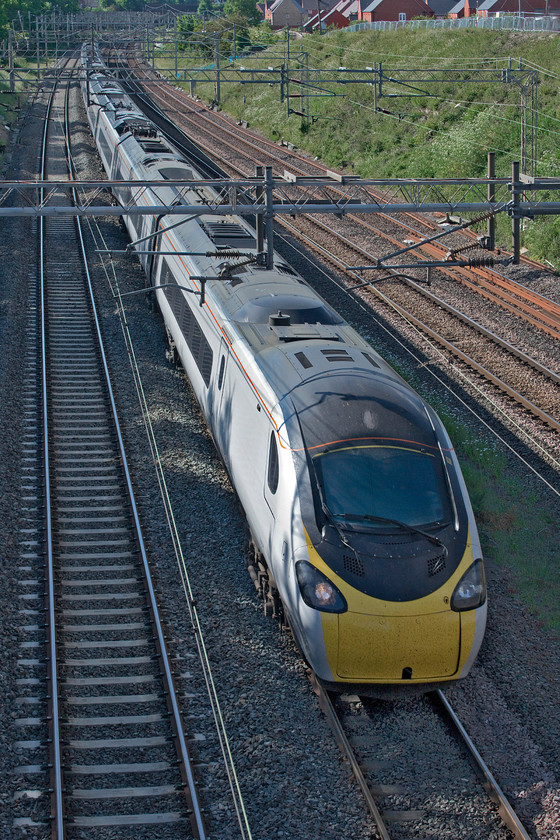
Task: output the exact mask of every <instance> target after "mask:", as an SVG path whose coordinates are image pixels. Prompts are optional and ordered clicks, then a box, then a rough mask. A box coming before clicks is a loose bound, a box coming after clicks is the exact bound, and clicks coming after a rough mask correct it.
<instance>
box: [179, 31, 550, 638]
mask: <svg viewBox="0 0 560 840" xmlns="http://www.w3.org/2000/svg"><path fill="white" fill-rule="evenodd" d="M303 51H306V52H307V53H308V55H309V67H310V68H312V67H331V68H332V67H339V66H344V67H348V68H365V67H366V66H370V67H372V66H374V64H375V63H378V62H380V61H381V62H383V66H384V68H385V69H386V70H387V72H389V70H390V68H399V67H401V68H403V67H406V68H429V67H436V68H441V67H447V68H458V67H481V66H482V61H481V60H482V59H488V60H489V62H490V61H491V60H494V61H495V62H498V66H500V67H507V64H508V62H507V59H508V58H509V57H511V58H512V59H514V60H513V62H512V67H514V68H519V66H520V65H519V59H521V61H522V65H521V66H523V67H531V66H538V67H539V68H543V70H539V74H538V80H539V84H538V111H539V113H538V126H539V131H538V153H537V157H538V174H539V175H548V176H558V175H560V151H559V144H558V139H559V137H560V97H559V92H558V78H559V76H560V52H559V50H558V36H557V35H548V34H535V35H521V34H517V33H511V32H491V31H487V30H480V31H479V30H445V31H437V32H435V31H431V32H430V31H416V32H412V31H406V30H400V31H398V32H386V33H378V32H371V31H370V32H364V33H344V32H329V33H328V34H326V35H322V36H319V35H311V36H306V37H305V38H304V39H302V40H301V41H297V42H295V43H294V42H292V43H291V45H290V57H291V60H290V67H292V68H294V67H295V66H296V65H295V57H296V56H297V54H298V53H299V52H303ZM183 60H184V63H183V62H181V63H183V66H193V65H194V64H195V62H194V61H193V59H192V57H189V58H186V57H183ZM285 60H286V51H285V44H283V42H282V40H279V42H278V44H277V45H275V46H274V47H270V48H269V49H268V50H267V51H265V52H263V53H261V54H258V57H255V58H250V59H248V58H243V59H240V61H239V62H238V63H240V64H243V65H244V66H246V67H253V66H255V67H257V66H260V67H268V66H278V65H279V64H280V63H282V62H284V61H285ZM201 63H202V62H201ZM225 63H226V62H224V64H225ZM417 87H418V88H420V89H421V90H420V91H418V90H415V91H413V92H414V93H419V92H422V91H425V95H421V96H419V97H414V98H412V97H403V98H390V97H388V96H387V98H383V99H381V100H380V101H379V102H378V104H379V105H380V106H382V107H383V108H386V109H387V110H389V111H390V112H391V113H390V114H380V113H376V112H375V111H374V108H373V91H372V88H371V87H368V86H366V85H348V86H346V87H345V88H344V89H343V90H342V92H343V93H344V96H337V97H329V98H325V97H321V98H311V99H310V113H311V114H312V115H313V116H315V117H318V119H316V120H314V121H313V122H311V123H310V124H309V125H306V124H304V123H303V122H302V121H301V119H300V118H299V117H297V116H295V115H291V116H290V117H289V118H288V116H287V110H286V104H285V103H283V104H281V103H280V92H279V88H278V87H274V88H271V87H269V86H268V85H258V86H257V85H246V86H241V85H234V84H223V85H222V87H221V94H222V97H221V106H222V108H223V109H224V110H225V111H227V112H229V113H230V114H232V115H234V116H236V117H237V118H239V119H244V120H247V121H248V122H249V123H250V125H251V126H252V127H254V128H256V129H258V130H259V131H261V132H263V133H264V134H266V135H268V136H269V137H271V138H273V139H276V140H279V139H283V140H285V141H287V142H291V143H294V144H295V145H296V146H299V147H300V148H302V149H305V150H306V151H307V152H309V153H310V154H312V155H317V156H318V157H320V158H321V159H322V160H323V161H325V162H326V163H327V164H329V165H331V166H333V167H342V168H345V169H347V170H348V171H350V172H353V173H356V174H359V175H361V176H362V177H386V178H390V177H442V178H443V177H477V176H484V175H485V174H486V165H487V153H488V151H494V152H495V155H496V174H497V175H498V176H506V177H507V176H509V175H510V174H511V165H512V161H514V160H519V157H520V142H521V132H520V126H521V118H520V114H521V108H520V103H521V91H520V88H519V87H518V86H515V85H513V84H503V83H501V82H492V83H490V82H488V83H484V82H479V83H474V82H469V81H466V80H463V81H461V82H447V83H445V84H437V83H433V84H430V85H427V84H418V85H417ZM196 92H197V93H198V94H199V95H201V96H202V97H203V98H206V99H207V100H212V99H213V97H214V87H213V85H211V84H206V85H201V84H198V85H197V89H196ZM385 92H386V93H387V94H389V93H402V92H403V89H402V88H397V87H396V86H395V85H391V84H387V85H386V86H385ZM428 94H429V95H428ZM293 107H297V106H296V105H294V106H293ZM559 227H560V225H559V221H558V220H557V219H552V220H550V219H545V220H539V221H537V222H534V223H531V224H530V225H529V226H528V228H527V229H526V231H525V244H526V245H528V246H529V247H530V248H531V250H532V253H533V254H534V255H535V256H540V257H544V258H547V259H549V260H553V261H556V262H557V263H558V264H560V236H559V235H558V229H559ZM499 230H501V232H502V234H503V238H504V241H503V243H502V244H503V245H504V246H506V247H507V246H508V245H509V244H510V240H509V230H510V222H509V220H508V219H507V218H506V217H504V218H503V224H502V227H501V228H500V229H499ZM440 413H441V414H442V415H443V416H444V420H445V422H446V425H447V426H448V428H449V429H450V433H451V436H452V439H453V440H454V442H455V445H456V446H457V450H458V452H459V455H460V458H461V463H462V465H463V468H464V472H465V478H466V481H467V484H468V487H469V492H470V494H471V497H472V501H473V506H474V508H475V514H476V516H477V520H478V522H479V525H480V531H481V536H482V540H483V547H484V550H485V554H486V556H487V558H488V559H489V560H491V561H495V562H497V563H500V564H502V565H503V566H504V567H506V568H507V569H508V573H509V572H510V573H511V586H512V589H515V590H516V591H517V593H518V595H519V596H520V597H521V599H522V600H523V601H524V602H525V603H526V604H527V606H528V607H529V608H530V609H531V610H532V611H533V612H534V613H535V614H536V615H537V616H538V617H539V618H540V619H541V620H542V621H543V623H544V624H545V626H547V627H549V628H551V629H552V630H554V631H555V632H556V633H557V634H558V633H560V607H559V599H558V589H559V586H558V571H557V570H558V547H557V540H556V522H555V515H554V514H553V513H552V512H551V511H550V505H549V504H547V500H546V498H545V497H546V488H545V487H544V485H543V488H542V493H541V494H540V498H537V496H536V495H535V494H536V493H538V491H533V494H532V495H531V497H530V498H528V494H527V489H526V488H525V487H524V486H522V484H521V482H520V480H519V479H518V478H517V477H516V474H515V473H514V474H513V475H512V474H510V471H509V470H508V464H507V459H506V457H505V456H504V455H501V454H500V452H499V451H498V447H496V448H493V447H492V446H491V445H488V444H484V443H482V442H481V440H480V438H479V437H478V436H475V435H473V433H472V432H471V431H470V430H469V429H467V428H466V427H465V425H464V421H463V420H462V419H461V418H459V419H458V420H457V419H456V418H453V417H451V416H449V415H448V412H446V411H445V408H443V409H442V410H441V411H440ZM556 508H558V505H556Z"/></svg>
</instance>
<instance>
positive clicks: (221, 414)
mask: <svg viewBox="0 0 560 840" xmlns="http://www.w3.org/2000/svg"><path fill="white" fill-rule="evenodd" d="M228 359H229V345H228V344H227V342H226V341H225V339H224V338H222V339H221V340H220V349H219V352H218V365H217V368H216V376H215V377H214V381H213V386H212V396H211V407H210V412H209V413H210V426H211V429H212V435H213V437H214V440H215V441H216V446H217V447H218V449H219V450H220V452H221V454H222V458H223V459H224V461H225V463H226V465H227V466H228V468H229V456H228V451H229V439H228V431H229V429H230V427H231V410H232V400H231V397H232V391H231V388H229V387H228V386H227V369H228Z"/></svg>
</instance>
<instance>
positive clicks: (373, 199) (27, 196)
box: [0, 163, 560, 262]
mask: <svg viewBox="0 0 560 840" xmlns="http://www.w3.org/2000/svg"><path fill="white" fill-rule="evenodd" d="M73 191H76V194H77V196H78V200H77V203H73V200H72V199H73ZM115 195H116V196H117V204H116V205H115V204H114V203H111V202H112V201H113V198H114V196H115ZM542 196H546V198H542ZM551 196H552V200H551V198H550V197H551ZM55 197H56V199H57V203H56V204H55V203H53V199H54V198H55ZM61 198H63V199H64V200H65V203H64V205H61V204H60V199H61ZM554 199H556V200H554ZM103 202H105V203H103ZM404 212H415V213H444V214H447V216H459V217H460V218H461V217H463V216H464V215H474V216H480V217H481V218H488V216H492V217H494V216H495V215H496V214H497V213H507V214H508V215H509V216H510V218H511V219H512V235H513V254H514V262H519V254H520V227H521V225H520V221H521V219H523V218H534V217H535V216H544V215H558V214H560V180H558V179H553V178H541V179H537V178H533V177H532V176H528V175H524V174H520V172H519V164H518V163H515V164H514V165H513V168H512V177H511V179H509V180H508V179H506V178H491V177H489V178H465V179H460V178H447V179H413V178H409V179H407V178H402V179H360V178H356V177H353V176H343V175H338V174H337V173H334V172H333V173H329V176H328V177H321V178H316V177H308V176H297V175H295V174H293V173H291V172H288V171H286V172H285V173H284V176H283V177H277V176H276V177H274V176H273V174H272V169H271V167H266V168H265V171H264V173H263V175H262V176H260V175H258V176H255V177H254V178H245V179H227V178H225V179H214V180H210V179H206V180H189V181H187V180H185V181H175V182H174V181H161V180H158V181H141V182H139V181H134V180H130V181H125V180H120V181H114V180H110V181H94V180H83V181H77V180H73V181H31V180H28V181H15V180H13V181H8V180H5V181H0V217H2V216H9V217H13V216H31V217H39V216H61V215H66V216H140V215H154V216H158V217H159V216H162V215H168V216H183V217H189V218H184V219H183V220H180V219H179V220H178V223H184V222H187V221H189V219H190V218H192V217H194V216H200V215H203V214H207V213H212V214H216V215H224V216H225V215H230V214H235V215H239V216H253V217H256V218H257V220H259V219H261V220H262V221H260V222H258V225H257V229H262V227H263V222H264V224H265V225H266V228H267V235H266V239H267V243H268V245H269V247H272V245H271V242H272V222H273V220H274V217H275V216H282V215H284V216H297V215H301V214H304V213H307V214H313V213H318V214H334V215H336V216H344V215H345V214H347V213H364V214H370V213H386V214H392V213H404ZM473 221H476V219H474V220H473ZM467 224H468V223H467ZM465 226H466V225H465ZM481 247H488V246H487V245H481Z"/></svg>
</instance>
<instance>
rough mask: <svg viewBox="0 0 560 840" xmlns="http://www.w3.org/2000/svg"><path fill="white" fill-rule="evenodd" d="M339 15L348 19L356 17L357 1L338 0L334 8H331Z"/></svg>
mask: <svg viewBox="0 0 560 840" xmlns="http://www.w3.org/2000/svg"><path fill="white" fill-rule="evenodd" d="M333 9H336V11H337V12H340V14H341V15H344V16H345V17H349V16H350V15H357V14H358V12H359V9H360V3H359V0H339V2H338V3H337V4H336V6H333Z"/></svg>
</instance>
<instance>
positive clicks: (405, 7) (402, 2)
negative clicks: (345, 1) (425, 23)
mask: <svg viewBox="0 0 560 840" xmlns="http://www.w3.org/2000/svg"><path fill="white" fill-rule="evenodd" d="M433 16H434V13H433V12H432V10H431V9H430V7H429V6H428V4H427V3H425V2H424V0H360V11H359V13H358V20H365V21H368V22H369V23H372V22H373V21H377V20H412V18H417V17H433Z"/></svg>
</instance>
